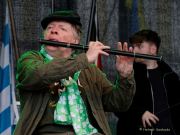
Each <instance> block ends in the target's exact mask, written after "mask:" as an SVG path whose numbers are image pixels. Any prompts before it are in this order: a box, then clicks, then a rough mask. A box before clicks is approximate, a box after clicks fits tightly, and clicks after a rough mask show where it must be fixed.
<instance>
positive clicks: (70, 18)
mask: <svg viewBox="0 0 180 135" xmlns="http://www.w3.org/2000/svg"><path fill="white" fill-rule="evenodd" d="M58 20H62V21H66V22H69V23H71V24H75V25H79V26H80V27H81V26H82V24H81V21H80V16H79V15H78V13H77V12H75V11H73V10H62V11H55V12H54V13H52V14H50V15H49V16H47V17H45V18H44V19H43V20H42V21H41V26H42V28H43V29H46V27H47V25H48V24H49V23H50V22H52V21H58Z"/></svg>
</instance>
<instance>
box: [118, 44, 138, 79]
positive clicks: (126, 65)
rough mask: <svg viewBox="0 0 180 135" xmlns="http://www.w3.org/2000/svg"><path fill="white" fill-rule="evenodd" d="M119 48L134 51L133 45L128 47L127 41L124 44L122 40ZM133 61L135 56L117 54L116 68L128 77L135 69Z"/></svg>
mask: <svg viewBox="0 0 180 135" xmlns="http://www.w3.org/2000/svg"><path fill="white" fill-rule="evenodd" d="M118 50H120V51H128V52H133V48H132V47H129V48H128V45H127V43H126V42H125V43H124V44H123V45H122V44H121V42H118ZM133 62H134V58H133V57H127V56H120V55H117V59H116V69H117V71H118V72H119V74H120V75H121V76H123V77H125V78H126V77H128V76H129V75H130V74H131V73H132V71H133Z"/></svg>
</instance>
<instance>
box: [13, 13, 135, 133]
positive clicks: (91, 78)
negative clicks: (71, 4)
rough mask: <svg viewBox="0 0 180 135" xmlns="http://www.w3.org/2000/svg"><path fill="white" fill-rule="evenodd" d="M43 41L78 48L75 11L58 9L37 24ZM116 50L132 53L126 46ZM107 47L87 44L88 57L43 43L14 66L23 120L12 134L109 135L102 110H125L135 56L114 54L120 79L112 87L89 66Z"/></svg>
mask: <svg viewBox="0 0 180 135" xmlns="http://www.w3.org/2000/svg"><path fill="white" fill-rule="evenodd" d="M41 25H42V28H43V29H44V39H46V40H51V41H57V42H58V41H59V42H67V43H75V44H78V43H79V42H80V34H81V22H80V17H79V15H78V14H77V13H76V12H74V11H56V12H54V13H52V14H50V15H49V16H47V17H46V18H44V19H43V20H42V22H41ZM118 44H119V45H118V48H119V49H120V50H124V51H133V49H132V48H128V46H127V43H124V45H122V44H121V43H118ZM103 49H109V46H105V45H103V44H102V43H101V42H99V41H96V42H90V43H89V49H88V51H87V52H86V53H82V54H79V55H76V54H74V51H73V50H72V49H71V48H63V47H55V46H51V45H42V46H41V50H40V51H29V52H26V53H25V54H23V55H22V56H21V57H20V59H19V61H18V65H17V88H18V90H19V94H20V99H21V116H20V120H19V122H18V124H17V126H16V129H15V132H14V134H15V135H36V134H37V135H74V134H77V135H88V134H97V135H98V134H105V135H111V131H110V128H109V125H108V122H107V119H106V116H105V112H104V111H125V110H127V109H128V107H129V106H130V104H131V101H132V98H133V95H134V93H135V83H134V77H133V64H132V63H133V60H134V59H133V58H129V57H125V56H117V61H116V68H117V71H118V76H119V77H118V79H117V81H116V84H115V85H113V84H111V83H110V82H109V81H108V80H107V79H106V77H105V75H104V74H103V73H102V72H101V71H100V70H99V69H98V68H97V67H96V66H95V65H93V63H94V62H95V60H96V59H97V57H98V55H99V54H101V55H106V56H108V55H109V54H108V53H107V52H105V51H103Z"/></svg>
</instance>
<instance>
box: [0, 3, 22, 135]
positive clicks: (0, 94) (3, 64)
mask: <svg viewBox="0 0 180 135" xmlns="http://www.w3.org/2000/svg"><path fill="white" fill-rule="evenodd" d="M10 36H11V33H10V23H9V13H8V7H7V6H6V16H5V25H4V31H3V38H2V43H1V42H0V135H11V134H12V132H13V126H14V124H15V123H16V122H17V120H18V117H19V116H18V111H17V106H16V98H15V85H14V84H15V81H14V80H15V79H14V70H13V56H12V48H11V46H10Z"/></svg>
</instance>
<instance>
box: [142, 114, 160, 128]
mask: <svg viewBox="0 0 180 135" xmlns="http://www.w3.org/2000/svg"><path fill="white" fill-rule="evenodd" d="M158 121H159V118H158V117H157V116H156V115H154V114H153V113H151V112H149V111H145V112H144V114H143V115H142V124H143V127H144V128H146V127H147V125H148V126H149V127H151V126H152V123H153V124H156V123H157V122H158Z"/></svg>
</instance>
